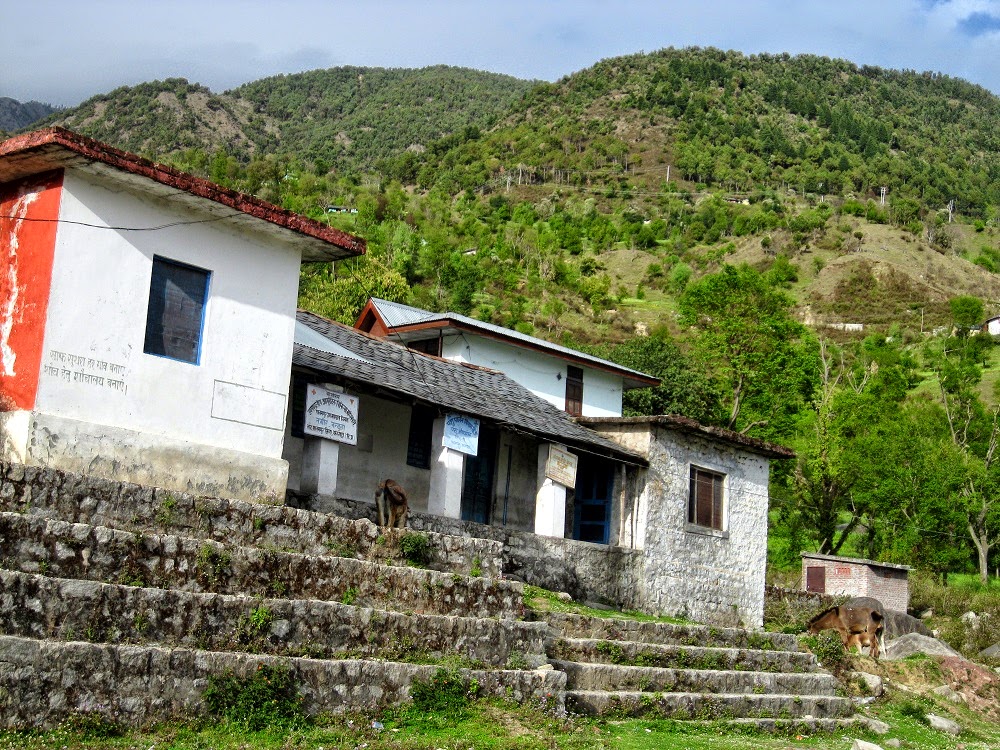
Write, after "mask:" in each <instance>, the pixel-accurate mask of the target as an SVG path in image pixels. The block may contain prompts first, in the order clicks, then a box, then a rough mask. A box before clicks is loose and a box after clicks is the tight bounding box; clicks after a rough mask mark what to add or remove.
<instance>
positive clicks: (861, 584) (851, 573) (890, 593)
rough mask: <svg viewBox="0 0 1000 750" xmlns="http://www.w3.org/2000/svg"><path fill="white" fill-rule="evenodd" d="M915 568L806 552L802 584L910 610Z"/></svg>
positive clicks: (892, 608)
mask: <svg viewBox="0 0 1000 750" xmlns="http://www.w3.org/2000/svg"><path fill="white" fill-rule="evenodd" d="M912 569H913V568H911V567H910V566H909V565H895V564H893V563H884V562H876V561H875V560H861V559H858V558H854V557H837V556H835V555H820V554H818V553H813V552H803V553H802V588H804V589H805V590H806V591H813V592H815V593H819V594H846V595H847V596H870V597H872V598H873V599H878V600H879V601H880V602H882V606H884V607H885V608H886V609H891V610H895V611H896V612H906V608H907V606H909V603H910V589H909V580H908V578H909V572H910V571H911V570H912Z"/></svg>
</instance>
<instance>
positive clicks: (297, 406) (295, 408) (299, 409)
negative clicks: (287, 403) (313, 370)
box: [290, 372, 315, 438]
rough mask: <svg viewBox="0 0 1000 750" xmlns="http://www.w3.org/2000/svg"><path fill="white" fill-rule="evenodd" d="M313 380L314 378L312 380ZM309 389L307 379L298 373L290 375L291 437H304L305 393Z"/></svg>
mask: <svg viewBox="0 0 1000 750" xmlns="http://www.w3.org/2000/svg"><path fill="white" fill-rule="evenodd" d="M313 379H314V380H315V378H313ZM308 387H309V377H308V376H307V375H304V374H302V373H300V372H296V373H293V374H292V424H291V428H290V432H291V433H292V437H298V438H304V437H305V436H306V431H305V426H306V391H307V390H308Z"/></svg>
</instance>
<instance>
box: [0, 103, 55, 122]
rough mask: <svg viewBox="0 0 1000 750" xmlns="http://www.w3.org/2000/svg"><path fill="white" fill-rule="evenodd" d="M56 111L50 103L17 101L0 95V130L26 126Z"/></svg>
mask: <svg viewBox="0 0 1000 750" xmlns="http://www.w3.org/2000/svg"><path fill="white" fill-rule="evenodd" d="M56 111H57V109H56V107H53V106H52V105H51V104H42V103H41V102H34V101H32V102H19V101H17V100H16V99H11V98H10V97H7V96H0V131H4V130H20V129H21V128H26V127H28V126H29V125H32V124H33V123H36V122H38V121H39V120H41V119H43V118H45V117H48V116H49V115H51V114H52V113H53V112H56Z"/></svg>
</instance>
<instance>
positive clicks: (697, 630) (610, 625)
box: [544, 612, 801, 651]
mask: <svg viewBox="0 0 1000 750" xmlns="http://www.w3.org/2000/svg"><path fill="white" fill-rule="evenodd" d="M544 619H545V621H546V622H548V623H549V625H551V626H552V628H553V629H554V630H555V631H556V632H558V633H559V634H560V635H562V636H564V637H566V638H591V639H598V640H607V641H638V642H642V643H660V644H667V645H679V646H706V647H724V648H742V649H754V650H758V651H800V650H801V649H800V648H799V644H798V640H797V639H796V637H795V636H794V635H789V634H787V633H765V632H762V631H751V630H743V629H740V628H717V627H712V626H708V625H675V624H672V623H666V622H652V621H641V620H629V619H619V618H607V617H591V616H587V615H576V614H566V613H557V612H548V613H546V614H545V615H544Z"/></svg>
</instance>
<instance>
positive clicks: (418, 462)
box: [406, 404, 434, 469]
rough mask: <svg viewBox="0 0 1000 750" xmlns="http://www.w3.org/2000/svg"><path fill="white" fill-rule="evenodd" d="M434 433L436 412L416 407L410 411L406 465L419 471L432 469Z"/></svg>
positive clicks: (423, 407) (425, 407)
mask: <svg viewBox="0 0 1000 750" xmlns="http://www.w3.org/2000/svg"><path fill="white" fill-rule="evenodd" d="M433 431H434V410H433V409H431V408H430V407H427V406H420V405H419V404H418V405H416V406H414V407H413V409H412V410H411V411H410V437H409V440H408V441H407V444H406V463H407V465H408V466H415V467H416V468H418V469H429V468H431V439H432V433H433Z"/></svg>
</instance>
